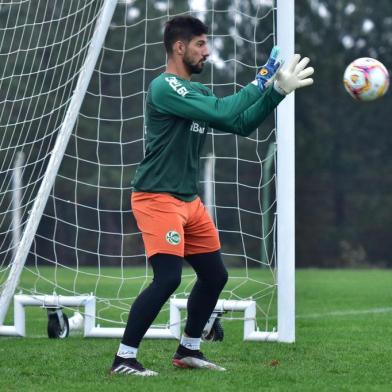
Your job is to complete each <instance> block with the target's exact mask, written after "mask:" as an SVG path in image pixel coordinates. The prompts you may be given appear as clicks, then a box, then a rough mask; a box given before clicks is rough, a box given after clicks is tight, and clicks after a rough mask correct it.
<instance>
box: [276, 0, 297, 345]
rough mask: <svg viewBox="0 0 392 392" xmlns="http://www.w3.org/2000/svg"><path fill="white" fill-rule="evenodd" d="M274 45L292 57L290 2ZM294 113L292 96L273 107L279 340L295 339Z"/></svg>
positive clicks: (281, 11)
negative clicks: (275, 113) (275, 137)
mask: <svg viewBox="0 0 392 392" xmlns="http://www.w3.org/2000/svg"><path fill="white" fill-rule="evenodd" d="M277 19H278V23H277V43H278V45H279V46H280V48H281V51H282V56H283V58H286V59H289V58H290V57H291V56H292V55H293V54H294V42H295V38H294V29H295V28H294V0H290V1H285V0H277ZM294 120H295V112H294V94H290V95H289V96H288V97H286V98H285V99H284V100H283V101H282V102H281V104H280V105H279V106H278V108H277V119H276V127H277V161H278V162H277V219H278V225H277V226H278V230H277V243H278V255H277V263H278V268H277V269H278V278H277V284H278V331H279V341H281V342H287V343H292V342H294V340H295V123H294Z"/></svg>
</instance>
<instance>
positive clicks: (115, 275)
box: [0, 0, 276, 330]
mask: <svg viewBox="0 0 392 392" xmlns="http://www.w3.org/2000/svg"><path fill="white" fill-rule="evenodd" d="M102 3H103V1H98V0H91V1H86V0H83V1H82V0H79V1H77V0H69V1H66V2H64V1H60V0H58V1H57V0H53V1H50V2H48V1H43V0H29V1H9V2H8V3H7V4H5V3H4V2H3V3H2V5H0V72H1V73H0V113H1V115H0V138H1V152H0V160H1V172H0V175H1V177H0V192H1V197H0V203H1V211H0V236H1V237H0V242H1V249H0V255H1V259H0V287H1V285H2V284H4V281H5V279H6V277H7V275H8V272H9V269H10V265H11V262H12V256H13V253H14V251H15V247H16V246H17V245H16V244H15V241H13V239H12V236H13V235H15V233H17V230H15V229H14V230H12V227H13V222H14V228H15V221H17V218H15V214H13V213H12V212H13V210H18V211H19V212H20V215H21V217H22V218H21V224H20V229H23V227H24V226H25V224H26V221H27V219H28V216H29V210H30V209H31V207H32V203H33V202H34V197H35V195H36V193H37V190H38V188H39V185H40V183H41V181H42V176H43V174H44V172H45V168H46V165H47V162H48V159H49V157H50V153H51V149H52V147H53V144H54V141H55V139H56V136H57V132H58V130H59V127H60V125H61V123H62V121H63V120H64V116H65V113H66V109H67V106H68V104H69V101H70V99H71V96H72V92H73V89H74V88H75V85H76V81H77V78H78V76H79V73H80V70H81V67H82V64H83V61H84V59H85V57H86V53H87V49H88V45H89V42H90V40H91V36H92V33H93V29H94V25H95V22H96V19H97V17H98V15H99V11H100V9H101V7H102ZM275 11H276V10H275V5H274V2H273V1H267V0H266V1H260V0H258V1H256V0H255V1H246V2H244V1H237V0H233V1H229V0H215V1H209V0H205V1H203V0H200V1H196V0H192V1H189V2H187V1H182V0H181V1H180V0H175V1H168V0H165V1H152V0H143V1H137V0H127V1H121V2H119V4H118V5H117V8H116V11H115V15H114V18H113V20H112V23H111V26H110V29H109V32H108V35H107V37H106V41H105V44H104V48H103V50H102V52H101V55H100V57H99V60H98V62H97V64H96V69H95V72H94V74H93V77H92V80H91V83H90V85H89V88H88V91H87V94H86V96H85V100H84V102H83V106H82V109H81V112H80V115H79V117H78V121H77V124H76V126H75V128H74V131H73V133H72V136H71V139H70V142H69V145H68V147H67V150H66V154H65V156H64V158H63V160H62V164H61V167H60V171H59V173H58V176H57V178H56V181H55V185H54V187H53V190H52V192H51V195H50V198H49V201H48V204H47V206H46V209H45V212H44V214H43V217H42V221H41V223H40V225H39V228H38V232H37V234H36V236H35V239H34V243H33V246H32V248H31V251H30V254H29V256H28V258H27V262H26V265H25V268H24V272H23V276H22V280H21V283H20V285H19V289H22V290H23V291H24V292H25V293H40V294H42V293H49V294H51V293H53V292H56V293H57V294H62V295H75V294H85V293H94V294H95V295H96V296H97V297H98V314H97V316H98V317H99V318H100V321H99V322H100V323H101V324H102V325H109V324H110V325H114V326H121V325H124V323H125V321H126V318H127V314H128V311H129V306H130V304H131V303H132V300H133V299H134V298H135V296H136V295H137V294H138V293H139V292H140V291H141V290H142V289H143V287H145V286H146V284H148V282H149V280H150V278H151V271H150V269H149V268H148V266H147V263H146V258H145V255H144V249H143V244H142V241H141V235H140V233H139V232H138V230H137V228H136V224H135V221H134V219H133V216H132V214H131V210H130V202H129V196H130V183H131V179H132V178H133V174H134V172H135V169H136V167H137V165H138V163H139V162H140V160H141V159H142V158H143V151H144V147H145V145H144V140H145V139H144V116H143V106H144V100H145V97H146V92H147V89H148V85H149V83H150V81H151V80H152V79H153V78H155V77H156V76H157V75H158V74H159V73H161V72H163V71H164V69H165V61H166V59H165V55H164V47H163V44H162V30H163V26H164V23H165V21H166V20H167V19H168V18H169V17H170V16H173V15H176V14H181V13H188V12H191V13H192V14H193V15H195V16H197V17H200V18H201V19H202V20H204V21H205V23H207V24H208V25H209V27H210V36H209V39H210V47H211V51H212V54H211V59H210V60H211V61H210V63H209V64H208V65H207V66H206V69H205V70H204V72H203V74H202V75H201V76H200V77H198V78H197V80H199V81H201V82H203V83H205V84H206V85H207V86H209V87H210V88H211V89H212V90H213V91H214V93H215V94H216V95H217V96H224V95H227V94H232V93H234V92H236V91H238V89H239V88H241V87H242V86H244V85H245V84H247V83H248V82H249V81H250V80H251V79H252V78H253V77H254V74H255V71H256V68H257V66H260V65H261V64H263V63H264V62H265V60H266V59H267V57H268V54H269V51H270V50H271V48H272V46H273V44H274V43H275V15H276V12H275ZM275 136H276V135H275V125H274V118H273V116H271V118H270V119H269V120H268V121H267V122H265V123H264V124H263V125H262V127H261V128H260V129H259V130H257V131H256V132H254V133H253V134H252V135H251V136H250V137H248V138H241V137H236V136H233V135H229V134H225V133H222V132H218V131H212V132H211V134H210V135H209V136H208V139H207V142H206V147H205V155H204V157H203V166H204V165H207V162H210V167H212V168H213V170H212V174H213V181H212V182H210V181H209V180H208V179H203V180H202V181H201V184H200V185H201V186H200V193H201V195H203V189H206V188H208V187H209V186H212V190H213V192H212V194H213V205H211V206H209V208H210V209H211V211H212V212H213V215H214V219H215V222H216V225H217V228H218V229H219V232H220V237H221V242H222V246H223V248H222V250H223V255H224V259H225V261H226V264H227V265H228V267H229V273H230V281H229V283H228V285H227V287H226V289H225V291H224V292H223V293H222V296H221V298H227V299H243V298H249V297H252V298H253V299H255V300H257V305H258V315H259V316H260V317H259V320H258V325H259V327H260V329H261V330H271V329H272V327H274V326H275V320H276V319H275V316H276V309H275V302H276V301H275V299H276V298H275V297H276V284H275V259H276V255H275V239H274V238H275V226H276V221H275V210H276V198H275V173H276V170H275V166H276V163H275V141H276V138H275ZM18 152H23V153H24V160H23V163H22V165H21V173H22V178H21V183H22V185H21V189H20V191H21V194H22V197H21V200H20V204H21V207H20V208H19V207H18V204H17V202H16V204H15V202H14V203H13V201H12V195H13V194H15V190H14V191H13V186H12V184H13V182H12V177H13V173H16V172H17V170H16V169H15V168H14V166H15V161H16V157H17V153H18ZM211 156H212V158H208V157H211ZM212 162H214V165H212V164H211V163H212ZM210 174H211V172H210ZM201 177H203V175H202V176H201ZM14 183H15V182H14ZM16 187H18V185H16ZM206 202H208V200H207V201H206ZM16 226H18V225H16ZM183 277H184V284H183V286H181V288H180V289H179V290H178V292H177V295H178V296H180V297H186V296H187V295H188V294H189V291H190V289H191V285H192V283H193V281H194V277H193V274H192V272H191V270H184V275H183ZM165 312H166V314H165ZM228 317H229V318H235V317H236V316H235V315H234V314H232V315H229V316H228ZM271 319H272V320H273V323H272V324H271V323H269V321H268V320H271ZM166 321H167V308H165V309H164V311H163V315H162V316H161V318H160V319H159V320H158V323H163V324H164V323H165V322H166Z"/></svg>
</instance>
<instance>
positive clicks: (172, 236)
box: [166, 230, 181, 245]
mask: <svg viewBox="0 0 392 392" xmlns="http://www.w3.org/2000/svg"><path fill="white" fill-rule="evenodd" d="M166 241H167V242H168V243H169V244H170V245H178V244H179V243H180V242H181V236H180V234H178V233H177V232H176V231H174V230H171V231H168V232H167V233H166Z"/></svg>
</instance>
